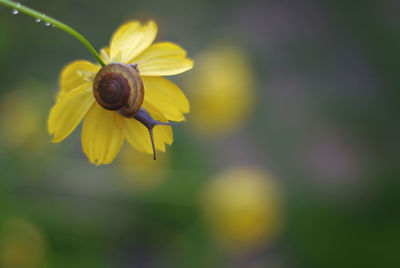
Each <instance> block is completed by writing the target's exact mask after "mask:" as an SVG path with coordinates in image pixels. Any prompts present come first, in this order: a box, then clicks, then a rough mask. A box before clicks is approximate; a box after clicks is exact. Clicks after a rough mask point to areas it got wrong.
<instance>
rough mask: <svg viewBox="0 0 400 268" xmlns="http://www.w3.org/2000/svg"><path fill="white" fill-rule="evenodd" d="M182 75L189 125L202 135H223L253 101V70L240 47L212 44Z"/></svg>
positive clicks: (239, 122)
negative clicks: (191, 69) (190, 68)
mask: <svg viewBox="0 0 400 268" xmlns="http://www.w3.org/2000/svg"><path fill="white" fill-rule="evenodd" d="M196 63H197V68H196V70H194V71H193V72H192V73H191V75H188V76H186V77H185V78H186V79H185V82H186V87H187V88H188V89H190V92H189V93H190V94H189V99H190V101H191V103H192V111H191V118H190V119H191V120H190V121H191V123H192V124H191V127H193V128H194V130H195V133H196V134H200V135H202V136H205V137H213V136H220V135H226V134H227V133H230V132H232V131H234V130H236V129H237V128H238V127H240V126H242V125H243V123H244V122H246V119H247V117H248V115H249V114H250V113H251V111H252V107H253V103H254V94H255V90H254V83H255V81H254V80H255V78H254V72H253V68H252V65H251V62H250V60H249V57H248V55H247V54H246V52H245V51H244V50H243V49H240V48H239V47H235V46H232V45H229V44H218V45H213V46H212V47H211V48H210V49H207V50H205V51H204V52H202V53H201V54H200V55H199V56H198V57H196Z"/></svg>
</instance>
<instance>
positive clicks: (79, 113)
mask: <svg viewBox="0 0 400 268" xmlns="http://www.w3.org/2000/svg"><path fill="white" fill-rule="evenodd" d="M93 102H94V97H93V92H92V83H84V84H82V85H81V86H80V87H78V88H76V89H74V90H72V91H70V92H69V93H67V94H65V95H64V96H63V97H62V98H60V99H58V101H57V103H56V104H55V105H54V106H53V108H52V109H51V111H50V115H49V118H48V121H47V127H48V131H49V133H50V134H53V135H54V136H53V140H52V141H53V142H60V141H62V140H63V139H65V138H66V137H67V136H68V135H69V134H71V132H72V131H73V130H74V129H75V128H76V127H77V126H78V124H79V123H80V122H81V121H82V118H83V117H84V116H85V114H86V113H87V111H88V110H89V108H90V107H91V106H92V104H93Z"/></svg>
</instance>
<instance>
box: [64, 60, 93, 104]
mask: <svg viewBox="0 0 400 268" xmlns="http://www.w3.org/2000/svg"><path fill="white" fill-rule="evenodd" d="M99 70H100V67H99V66H97V65H95V64H93V63H91V62H89V61H85V60H77V61H73V62H71V63H70V64H68V65H66V66H65V67H64V68H63V69H62V71H61V75H60V92H59V93H58V96H57V99H60V98H61V97H63V96H64V95H65V94H67V93H68V92H70V91H72V90H74V89H76V88H77V87H79V86H81V85H83V84H85V83H87V82H91V81H92V80H93V78H94V76H95V75H96V73H97V72H98V71H99Z"/></svg>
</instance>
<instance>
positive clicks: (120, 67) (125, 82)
mask: <svg viewBox="0 0 400 268" xmlns="http://www.w3.org/2000/svg"><path fill="white" fill-rule="evenodd" d="M93 93H94V97H95V99H96V101H97V102H98V103H99V104H100V105H101V106H102V107H103V108H104V109H107V110H111V111H118V112H119V113H120V114H121V115H123V116H126V117H132V116H133V115H134V114H135V113H136V112H137V111H138V110H139V108H140V107H141V106H142V103H143V99H144V87H143V82H142V79H141V78H140V75H139V72H138V70H137V69H136V68H134V67H132V66H131V65H128V64H123V63H110V64H108V65H106V66H104V67H103V68H101V69H100V71H99V72H98V73H97V74H96V76H95V78H94V81H93Z"/></svg>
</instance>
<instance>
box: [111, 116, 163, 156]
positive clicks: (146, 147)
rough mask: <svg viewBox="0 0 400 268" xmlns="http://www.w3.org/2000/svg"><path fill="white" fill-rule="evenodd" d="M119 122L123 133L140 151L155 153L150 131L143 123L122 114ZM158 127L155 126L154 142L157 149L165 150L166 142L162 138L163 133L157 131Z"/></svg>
mask: <svg viewBox="0 0 400 268" xmlns="http://www.w3.org/2000/svg"><path fill="white" fill-rule="evenodd" d="M118 122H119V124H120V128H121V131H122V134H123V135H124V137H125V139H126V140H127V141H128V142H129V143H130V144H131V145H132V147H133V148H135V149H136V150H138V151H140V152H144V153H148V154H152V153H153V147H152V145H151V141H150V135H149V131H148V129H147V128H146V127H145V126H144V125H143V124H142V123H140V122H139V121H137V120H135V119H133V118H125V117H122V116H119V120H118ZM158 127H159V126H157V127H155V128H154V133H153V134H154V144H155V147H156V150H158V151H161V152H165V143H164V141H163V140H162V138H161V135H159V133H158V132H156V131H158V130H156V129H157V128H158Z"/></svg>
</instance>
